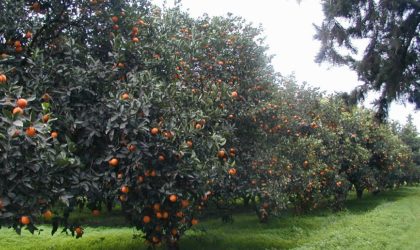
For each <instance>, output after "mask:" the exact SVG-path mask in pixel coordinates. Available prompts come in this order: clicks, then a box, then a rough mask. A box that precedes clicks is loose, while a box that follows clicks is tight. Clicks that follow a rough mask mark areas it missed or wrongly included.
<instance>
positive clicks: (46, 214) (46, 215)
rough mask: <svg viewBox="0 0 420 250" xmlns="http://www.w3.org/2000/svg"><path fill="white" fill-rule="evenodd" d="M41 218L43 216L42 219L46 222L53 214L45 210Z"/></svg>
mask: <svg viewBox="0 0 420 250" xmlns="http://www.w3.org/2000/svg"><path fill="white" fill-rule="evenodd" d="M42 216H44V218H45V219H46V220H49V219H51V218H52V216H53V213H52V212H51V210H47V211H45V212H44V213H43V214H42Z"/></svg>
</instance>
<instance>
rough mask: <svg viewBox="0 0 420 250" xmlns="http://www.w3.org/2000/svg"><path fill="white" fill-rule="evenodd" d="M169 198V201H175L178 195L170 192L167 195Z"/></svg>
mask: <svg viewBox="0 0 420 250" xmlns="http://www.w3.org/2000/svg"><path fill="white" fill-rule="evenodd" d="M169 200H170V201H171V202H176V201H177V200H178V197H177V196H176V194H171V195H170V196H169Z"/></svg>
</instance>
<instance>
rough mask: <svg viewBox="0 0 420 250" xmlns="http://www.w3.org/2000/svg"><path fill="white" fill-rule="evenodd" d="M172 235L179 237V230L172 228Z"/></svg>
mask: <svg viewBox="0 0 420 250" xmlns="http://www.w3.org/2000/svg"><path fill="white" fill-rule="evenodd" d="M171 234H172V235H173V236H177V235H178V229H176V228H172V229H171Z"/></svg>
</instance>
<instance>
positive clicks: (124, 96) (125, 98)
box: [121, 93, 130, 100]
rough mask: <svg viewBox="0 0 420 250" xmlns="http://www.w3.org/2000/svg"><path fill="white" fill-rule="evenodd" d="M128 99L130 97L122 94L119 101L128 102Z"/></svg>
mask: <svg viewBox="0 0 420 250" xmlns="http://www.w3.org/2000/svg"><path fill="white" fill-rule="evenodd" d="M129 98H130V95H128V94H127V93H124V94H122V95H121V99H123V100H128V99H129Z"/></svg>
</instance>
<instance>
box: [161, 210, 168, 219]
mask: <svg viewBox="0 0 420 250" xmlns="http://www.w3.org/2000/svg"><path fill="white" fill-rule="evenodd" d="M162 218H163V219H168V218H169V213H168V212H166V211H164V212H163V213H162Z"/></svg>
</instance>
